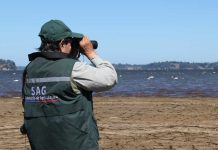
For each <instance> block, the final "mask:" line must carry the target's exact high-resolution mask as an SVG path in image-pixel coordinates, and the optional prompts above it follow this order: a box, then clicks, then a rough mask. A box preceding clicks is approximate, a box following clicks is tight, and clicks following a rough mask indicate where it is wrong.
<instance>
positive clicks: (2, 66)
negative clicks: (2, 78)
mask: <svg viewBox="0 0 218 150" xmlns="http://www.w3.org/2000/svg"><path fill="white" fill-rule="evenodd" d="M0 70H16V64H15V62H14V61H12V60H4V59H0Z"/></svg>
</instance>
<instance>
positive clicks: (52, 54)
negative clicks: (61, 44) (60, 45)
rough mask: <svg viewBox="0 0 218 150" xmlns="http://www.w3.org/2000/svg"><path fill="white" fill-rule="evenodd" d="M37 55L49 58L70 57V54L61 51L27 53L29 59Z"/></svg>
mask: <svg viewBox="0 0 218 150" xmlns="http://www.w3.org/2000/svg"><path fill="white" fill-rule="evenodd" d="M37 57H43V58H46V59H51V60H58V59H63V58H72V56H71V55H69V54H65V53H61V52H34V53H31V54H29V55H28V58H29V61H33V60H34V59H35V58H37Z"/></svg>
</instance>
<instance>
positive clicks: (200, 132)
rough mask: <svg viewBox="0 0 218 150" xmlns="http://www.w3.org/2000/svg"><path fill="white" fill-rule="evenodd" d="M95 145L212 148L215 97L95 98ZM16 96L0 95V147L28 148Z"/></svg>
mask: <svg viewBox="0 0 218 150" xmlns="http://www.w3.org/2000/svg"><path fill="white" fill-rule="evenodd" d="M94 111H95V115H96V119H97V121H98V127H99V130H100V136H101V139H100V141H99V143H100V149H101V150H156V149H157V150H168V149H169V150H218V98H207V97H188V98H169V97H95V98H94ZM22 115H23V109H22V106H21V99H20V98H0V150H25V149H30V148H29V145H28V140H27V138H26V137H25V136H23V135H21V134H20V132H19V127H20V125H21V124H22V122H23V120H22V117H23V116H22Z"/></svg>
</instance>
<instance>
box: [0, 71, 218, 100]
mask: <svg viewBox="0 0 218 150" xmlns="http://www.w3.org/2000/svg"><path fill="white" fill-rule="evenodd" d="M117 73H118V78H119V83H118V84H117V85H116V86H115V87H114V88H113V89H111V90H110V91H106V92H100V93H94V95H96V96H170V97H186V96H210V97H218V71H217V72H216V71H205V70H203V71H201V70H199V71H193V70H192V71H191V70H190V71H127V70H126V71H123V70H118V71H117ZM21 78H22V71H0V96H6V97H11V96H13V97H14V96H21V85H22V80H21Z"/></svg>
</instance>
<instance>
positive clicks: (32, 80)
mask: <svg viewBox="0 0 218 150" xmlns="http://www.w3.org/2000/svg"><path fill="white" fill-rule="evenodd" d="M61 81H70V77H46V78H30V79H27V80H26V83H43V82H61Z"/></svg>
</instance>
